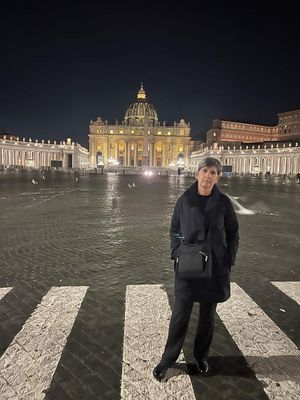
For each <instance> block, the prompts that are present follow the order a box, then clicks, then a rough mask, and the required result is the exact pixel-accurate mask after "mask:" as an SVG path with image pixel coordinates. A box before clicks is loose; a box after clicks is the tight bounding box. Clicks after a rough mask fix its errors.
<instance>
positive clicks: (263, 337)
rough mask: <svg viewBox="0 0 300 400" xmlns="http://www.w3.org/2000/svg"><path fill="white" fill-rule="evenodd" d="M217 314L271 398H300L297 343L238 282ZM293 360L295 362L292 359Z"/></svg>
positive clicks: (299, 366)
mask: <svg viewBox="0 0 300 400" xmlns="http://www.w3.org/2000/svg"><path fill="white" fill-rule="evenodd" d="M231 292H232V294H231V297H230V299H229V300H228V301H227V302H225V303H221V304H219V305H218V314H219V316H220V317H221V319H222V321H223V323H224V324H225V326H226V328H227V329H228V331H229V333H230V334H231V336H232V338H233V339H234V341H235V342H236V344H237V345H238V347H239V349H240V350H241V351H242V353H243V355H244V356H245V358H246V360H247V361H248V364H249V365H250V367H251V368H252V369H253V371H254V372H255V374H256V376H257V378H258V379H260V380H261V381H263V382H264V386H265V388H264V390H265V392H266V393H267V395H268V396H269V398H270V399H276V400H277V399H278V400H279V399H280V400H282V399H289V400H291V399H295V400H296V399H299V393H300V383H299V379H298V378H297V377H298V374H299V371H300V352H299V350H298V348H297V346H295V344H294V343H293V342H292V341H291V340H290V339H289V338H288V337H287V336H286V335H285V334H284V333H283V332H282V331H281V330H280V329H279V328H278V326H277V325H276V324H275V323H274V322H273V321H272V320H271V319H270V318H269V317H268V316H267V315H266V314H265V313H264V312H263V310H262V309H261V308H260V307H258V305H257V304H256V303H255V302H254V301H253V300H252V299H251V298H250V297H249V296H248V295H247V294H246V293H245V292H244V291H243V290H242V289H241V288H240V287H239V286H238V285H237V284H236V283H232V284H231ZM291 360H292V362H291Z"/></svg>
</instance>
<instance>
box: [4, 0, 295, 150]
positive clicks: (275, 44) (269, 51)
mask: <svg viewBox="0 0 300 400" xmlns="http://www.w3.org/2000/svg"><path fill="white" fill-rule="evenodd" d="M193 3H196V4H198V6H197V5H193ZM260 3H262V4H263V5H260ZM295 3H296V2H295ZM295 3H294V4H295ZM230 4H231V5H230ZM238 4H240V5H239V6H238V8H237V6H236V5H234V3H230V2H224V1H223V2H216V1H215V2H209V4H207V5H203V4H202V2H200V1H194V2H191V1H181V2H175V1H170V0H169V1H139V2H137V1H135V2H133V1H124V2H114V1H110V2H108V1H101V2H100V1H84V2H83V1H80V2H79V1H77V2H76V1H74V2H73V3H71V2H70V3H69V2H68V3H67V2H63V1H53V0H52V1H19V2H18V1H9V2H8V1H6V5H4V6H2V8H1V12H0V31H1V37H0V43H1V62H0V79H1V85H0V132H3V131H5V132H8V133H11V134H14V135H18V136H20V137H23V136H25V137H27V138H29V137H31V138H32V139H56V140H61V139H65V138H66V137H71V138H72V139H73V140H75V141H78V142H79V143H81V144H82V145H84V146H87V145H88V136H87V135H88V125H89V121H90V119H91V118H93V119H95V118H96V117H97V116H100V117H101V118H102V119H103V120H105V119H107V120H108V121H109V122H113V123H114V122H115V120H116V119H117V120H118V121H119V122H121V121H122V119H123V117H124V113H125V111H126V110H127V108H128V106H129V104H130V103H132V102H134V100H135V97H136V94H137V91H138V90H139V88H140V82H141V81H142V82H143V83H144V89H145V90H146V94H147V99H148V101H149V102H150V103H152V104H153V105H154V107H155V108H156V110H157V112H158V117H159V120H160V121H161V122H164V121H166V122H167V123H170V124H173V123H174V121H175V120H176V121H179V120H180V119H181V118H184V119H185V120H186V121H189V122H190V123H191V127H192V136H193V138H203V137H204V133H205V132H206V131H207V130H208V129H209V128H210V126H211V124H212V120H213V119H214V118H223V119H230V120H235V121H243V122H250V123H251V122H253V123H261V124H270V125H275V124H277V116H276V114H277V113H279V112H285V111H290V110H294V109H299V108H300V73H299V71H300V59H299V48H300V46H299V43H300V40H299V38H300V28H299V25H300V24H299V17H298V13H297V12H296V9H295V8H293V6H292V4H293V3H290V4H289V2H282V4H281V5H280V7H279V6H275V3H274V2H257V3H255V2H239V3H238Z"/></svg>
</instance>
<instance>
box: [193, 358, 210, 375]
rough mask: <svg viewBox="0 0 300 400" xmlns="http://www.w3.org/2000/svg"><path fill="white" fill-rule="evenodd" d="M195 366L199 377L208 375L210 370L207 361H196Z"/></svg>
mask: <svg viewBox="0 0 300 400" xmlns="http://www.w3.org/2000/svg"><path fill="white" fill-rule="evenodd" d="M196 364H197V368H198V370H199V372H200V374H201V375H208V374H209V373H210V368H209V364H208V362H207V360H205V359H203V360H196Z"/></svg>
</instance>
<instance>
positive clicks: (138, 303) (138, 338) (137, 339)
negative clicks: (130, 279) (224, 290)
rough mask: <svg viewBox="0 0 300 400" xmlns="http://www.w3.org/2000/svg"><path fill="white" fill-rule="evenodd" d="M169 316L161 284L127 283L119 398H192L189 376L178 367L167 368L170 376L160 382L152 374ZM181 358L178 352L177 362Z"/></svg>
mask: <svg viewBox="0 0 300 400" xmlns="http://www.w3.org/2000/svg"><path fill="white" fill-rule="evenodd" d="M170 315H171V310H170V306H169V302H168V297H167V294H166V292H165V291H164V290H163V289H162V286H161V285H136V286H134V285H132V286H127V289H126V309H125V327H124V343H123V366H122V384H121V397H122V399H124V400H131V399H135V400H138V399H141V400H142V399H147V400H151V399H153V400H157V399H161V400H163V399H184V400H194V399H195V395H194V391H193V387H192V384H191V380H190V377H189V376H188V375H187V374H185V373H184V372H182V371H181V370H178V369H170V370H169V371H168V374H167V377H166V378H168V377H169V378H170V379H168V381H167V382H165V383H163V384H162V383H159V382H157V381H155V379H154V378H153V376H152V370H153V367H154V366H155V365H156V364H157V363H158V362H159V361H160V357H161V355H162V352H163V350H164V345H165V342H166V338H167V333H168V325H169V319H170ZM183 360H184V359H183V354H181V355H180V358H179V360H178V362H180V361H183ZM171 376H172V377H171Z"/></svg>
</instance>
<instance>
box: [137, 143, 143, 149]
mask: <svg viewBox="0 0 300 400" xmlns="http://www.w3.org/2000/svg"><path fill="white" fill-rule="evenodd" d="M142 150H143V143H139V144H138V151H142Z"/></svg>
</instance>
